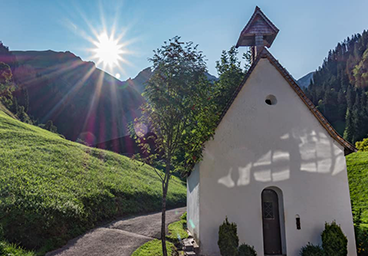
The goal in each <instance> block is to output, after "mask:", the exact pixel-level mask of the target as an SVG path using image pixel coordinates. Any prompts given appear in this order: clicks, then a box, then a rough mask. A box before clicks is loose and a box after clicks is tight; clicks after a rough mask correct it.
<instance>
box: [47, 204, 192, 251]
mask: <svg viewBox="0 0 368 256" xmlns="http://www.w3.org/2000/svg"><path fill="white" fill-rule="evenodd" d="M185 211H186V208H185V207H183V208H177V209H173V210H169V211H167V212H166V224H170V223H172V222H175V221H178V220H179V219H180V216H181V215H182V214H183V213H184V212H185ZM166 228H167V226H166ZM160 232H161V213H155V214H149V215H143V216H138V217H134V218H127V219H121V220H118V221H115V222H112V223H110V224H108V225H106V226H104V227H99V228H96V229H93V230H91V231H90V232H88V233H86V234H85V235H83V236H80V237H78V238H75V239H73V240H71V241H69V242H68V244H67V245H65V246H64V247H63V248H60V249H58V250H56V251H53V252H49V253H47V254H46V256H105V255H106V256H129V255H131V254H132V253H133V252H134V251H135V250H136V249H137V248H138V247H140V246H141V245H142V244H144V243H146V242H148V241H150V240H152V239H154V238H160Z"/></svg>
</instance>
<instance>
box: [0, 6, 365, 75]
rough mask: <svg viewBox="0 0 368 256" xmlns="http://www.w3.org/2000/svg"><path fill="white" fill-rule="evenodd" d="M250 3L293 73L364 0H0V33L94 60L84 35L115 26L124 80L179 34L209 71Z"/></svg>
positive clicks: (313, 58) (323, 49)
mask: <svg viewBox="0 0 368 256" xmlns="http://www.w3.org/2000/svg"><path fill="white" fill-rule="evenodd" d="M256 5H258V6H259V7H260V8H261V10H262V11H263V12H264V13H265V14H266V15H267V16H268V18H269V19H270V20H271V21H272V22H273V23H274V24H275V25H276V26H277V27H278V28H279V29H280V32H279V34H278V36H277V37H276V40H275V41H274V43H273V45H272V47H271V48H270V51H271V52H272V54H273V55H274V56H275V58H276V59H278V60H279V61H280V62H281V64H283V66H284V67H285V68H286V69H288V70H289V72H290V73H291V74H292V75H293V76H294V77H295V78H296V79H298V78H300V77H301V76H303V75H305V74H306V73H308V72H310V71H313V70H315V69H316V68H317V67H318V66H319V65H321V64H322V61H323V59H324V58H325V57H326V55H327V53H328V51H329V50H330V49H332V48H334V47H335V46H336V44H337V43H338V42H339V41H342V40H344V39H345V38H346V37H347V36H350V35H352V34H354V33H361V32H362V31H363V30H364V29H368V15H367V14H366V11H367V10H368V1H366V0H349V1H340V0H338V1H326V0H325V1H322V0H319V1H317V0H311V1H295V0H294V1H292V0H287V1H286V0H283V1H276V0H227V1H224V0H221V1H217V0H193V1H192V0H186V1H178V0H177V1H176V0H171V1H169V0H155V1H151V0H134V1H128V0H126V1H110V0H105V1H102V0H101V1H94V0H88V1H87V0H86V1H72V0H60V1H57V0H53V1H49V0H37V1H30V0H29V1H27V0H19V1H18V0H11V1H9V0H0V6H1V10H0V40H1V41H2V42H3V43H4V44H5V45H7V46H9V48H10V49H11V50H48V49H50V50H54V51H71V52H73V53H74V54H76V55H77V56H80V57H81V58H82V59H83V60H85V61H89V60H91V61H93V59H92V58H91V56H92V54H91V52H90V51H89V50H88V49H91V48H92V47H93V44H92V43H91V42H90V41H89V40H88V39H87V38H88V37H89V38H95V35H94V34H93V31H96V32H97V33H102V32H103V31H104V30H106V31H107V32H108V34H110V33H111V30H112V28H113V27H114V28H115V34H116V35H124V36H123V37H122V39H121V40H120V42H121V43H127V45H126V46H125V49H126V51H128V52H129V53H127V54H125V55H124V56H123V57H124V59H125V60H126V61H127V63H122V62H121V63H120V65H119V67H115V68H114V69H108V70H107V71H108V72H109V73H111V74H116V73H119V74H121V79H122V80H125V79H127V78H128V77H134V76H136V74H137V73H138V72H139V71H140V70H142V69H144V68H146V67H148V66H149V65H150V63H149V62H148V60H147V59H148V58H149V57H151V56H152V50H154V49H156V48H158V47H160V46H161V45H162V44H163V41H165V40H167V39H169V38H172V37H173V36H175V35H179V36H181V37H182V39H183V40H184V41H193V42H195V43H197V44H199V48H200V49H201V50H202V51H203V52H204V54H205V55H206V57H207V65H208V68H209V72H210V73H212V74H215V75H216V69H215V61H216V60H218V59H219V57H220V55H221V51H222V50H224V49H229V48H230V47H231V46H232V45H234V44H235V43H236V41H237V39H238V36H239V33H240V32H241V30H242V29H243V27H244V26H245V24H246V23H247V21H248V20H249V18H250V16H251V15H252V13H253V11H254V8H255V6H256ZM245 50H246V49H244V48H243V49H241V51H245ZM99 67H102V66H101V65H100V66H99Z"/></svg>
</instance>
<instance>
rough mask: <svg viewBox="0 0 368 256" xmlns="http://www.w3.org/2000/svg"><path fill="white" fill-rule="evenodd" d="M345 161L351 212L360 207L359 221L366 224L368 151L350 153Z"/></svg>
mask: <svg viewBox="0 0 368 256" xmlns="http://www.w3.org/2000/svg"><path fill="white" fill-rule="evenodd" d="M346 163H347V168H348V178H349V187H350V198H351V203H352V208H353V213H355V214H357V213H358V211H359V209H361V211H362V212H361V214H362V215H361V221H362V223H363V224H368V152H357V153H353V154H350V155H348V156H347V157H346Z"/></svg>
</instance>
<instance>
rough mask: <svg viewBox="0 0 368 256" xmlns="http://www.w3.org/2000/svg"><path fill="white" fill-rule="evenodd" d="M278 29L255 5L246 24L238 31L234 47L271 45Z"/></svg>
mask: <svg viewBox="0 0 368 256" xmlns="http://www.w3.org/2000/svg"><path fill="white" fill-rule="evenodd" d="M278 33H279V29H278V28H277V27H276V26H275V25H274V24H273V23H272V22H271V21H270V20H269V19H268V18H267V17H266V15H264V13H263V12H262V11H261V9H260V8H259V7H258V6H257V7H256V9H255V10H254V13H253V15H252V17H251V18H250V20H249V21H248V24H247V25H246V26H245V28H244V29H243V31H242V32H241V33H240V36H239V39H238V42H237V44H236V47H239V46H258V47H259V46H260V47H263V46H267V47H270V46H271V45H272V42H273V40H275V37H276V35H277V34H278Z"/></svg>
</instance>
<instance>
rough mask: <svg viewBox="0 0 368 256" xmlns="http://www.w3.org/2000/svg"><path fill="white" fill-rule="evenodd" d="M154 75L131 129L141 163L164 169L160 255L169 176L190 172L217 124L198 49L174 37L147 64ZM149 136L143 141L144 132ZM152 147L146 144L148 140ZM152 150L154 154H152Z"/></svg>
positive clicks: (203, 64) (163, 234)
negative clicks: (140, 112)
mask: <svg viewBox="0 0 368 256" xmlns="http://www.w3.org/2000/svg"><path fill="white" fill-rule="evenodd" d="M150 61H151V62H152V69H153V75H152V77H151V78H150V79H149V81H148V82H147V85H146V89H145V91H144V95H145V97H146V99H147V102H146V103H144V104H143V106H142V116H141V117H140V118H137V119H136V120H135V122H134V124H132V126H131V127H130V130H131V132H132V134H133V136H134V138H135V139H136V140H137V142H138V143H139V145H140V147H141V148H142V151H143V154H142V156H141V157H142V160H143V161H144V162H146V163H149V164H150V165H153V166H156V167H162V168H164V170H165V172H164V175H163V176H162V175H160V174H159V173H157V174H158V175H159V178H160V179H161V181H162V191H163V200H162V229H161V240H162V249H163V254H164V255H166V254H167V252H166V250H165V248H166V247H165V226H164V223H165V211H166V193H167V190H168V186H169V181H170V178H171V175H172V173H173V171H174V170H175V169H177V168H180V169H182V170H184V171H188V170H190V169H191V168H192V166H193V164H195V163H196V162H197V161H199V160H200V159H201V157H202V149H203V143H204V142H205V141H206V140H208V139H209V138H211V136H212V135H213V133H214V128H215V124H216V120H217V115H216V113H215V111H214V110H213V108H214V106H215V105H214V100H213V94H212V93H213V92H212V91H211V84H210V83H209V81H208V80H207V77H206V75H205V72H206V63H205V61H204V55H203V54H202V52H201V51H199V50H198V46H197V45H194V44H193V43H192V42H186V43H184V42H181V41H180V37H174V38H172V39H170V40H169V41H167V42H165V43H164V45H163V46H162V47H161V48H159V49H157V50H155V51H154V55H153V57H152V58H150ZM148 131H150V132H152V134H153V136H149V137H148V138H146V136H145V135H146V134H147V132H148ZM149 139H151V140H154V143H153V144H152V143H148V140H149ZM153 145H154V148H153Z"/></svg>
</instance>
